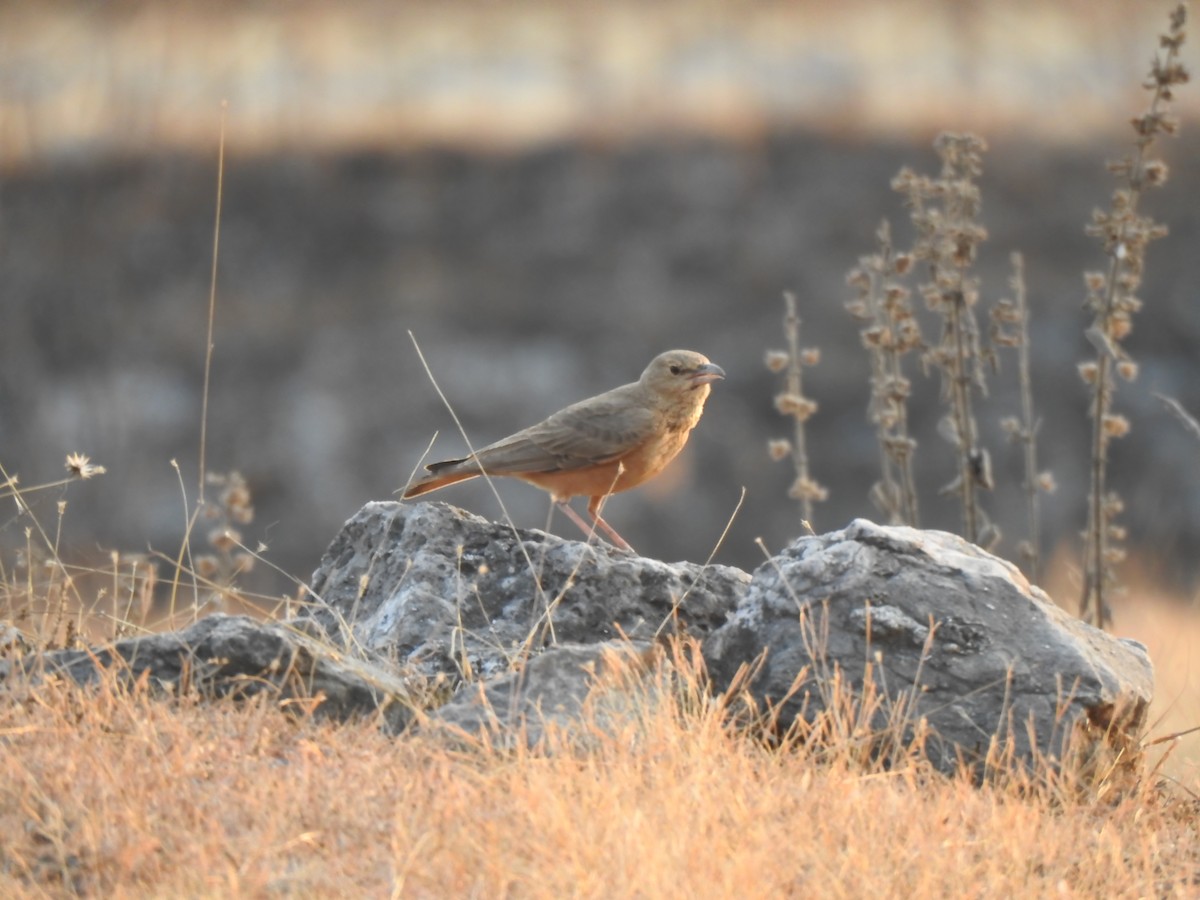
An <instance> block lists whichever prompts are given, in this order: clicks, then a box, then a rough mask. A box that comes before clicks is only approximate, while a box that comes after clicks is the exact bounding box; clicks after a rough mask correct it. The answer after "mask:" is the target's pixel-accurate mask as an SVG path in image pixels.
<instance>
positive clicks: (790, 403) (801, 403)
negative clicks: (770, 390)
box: [775, 394, 817, 422]
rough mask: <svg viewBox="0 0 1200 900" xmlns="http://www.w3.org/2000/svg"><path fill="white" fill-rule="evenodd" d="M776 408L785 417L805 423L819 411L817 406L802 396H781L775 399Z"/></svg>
mask: <svg viewBox="0 0 1200 900" xmlns="http://www.w3.org/2000/svg"><path fill="white" fill-rule="evenodd" d="M775 408H776V409H777V410H779V412H780V413H782V414H783V415H785V416H791V417H793V418H794V419H796V421H798V422H804V421H807V420H808V418H809V417H810V416H812V415H813V413H815V412H816V411H817V404H816V402H814V401H812V400H809V399H808V398H807V397H804V396H802V395H800V394H779V395H777V396H776V397H775Z"/></svg>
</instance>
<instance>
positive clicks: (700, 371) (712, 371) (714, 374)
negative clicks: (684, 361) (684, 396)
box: [688, 363, 725, 387]
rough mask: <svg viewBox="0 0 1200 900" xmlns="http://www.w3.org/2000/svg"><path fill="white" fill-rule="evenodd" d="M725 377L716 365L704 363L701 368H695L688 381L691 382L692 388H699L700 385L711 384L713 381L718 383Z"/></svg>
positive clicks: (723, 372)
mask: <svg viewBox="0 0 1200 900" xmlns="http://www.w3.org/2000/svg"><path fill="white" fill-rule="evenodd" d="M724 377H725V370H724V369H722V368H721V367H720V366H718V365H717V364H716V363H705V364H704V365H702V366H697V367H696V368H695V370H693V372H692V374H691V375H689V376H688V379H689V380H690V381H691V382H692V387H700V385H702V384H711V383H712V382H714V381H720V380H721V379H722V378H724Z"/></svg>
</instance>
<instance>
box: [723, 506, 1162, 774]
mask: <svg viewBox="0 0 1200 900" xmlns="http://www.w3.org/2000/svg"><path fill="white" fill-rule="evenodd" d="M704 657H705V661H706V662H707V664H708V669H709V674H710V675H711V677H712V679H713V682H714V684H715V686H716V687H717V688H718V689H722V688H724V687H727V686H729V685H730V684H731V683H732V682H733V681H734V680H735V677H736V676H737V673H738V671H739V669H740V668H741V667H743V666H747V665H750V664H751V663H753V662H754V661H756V660H758V659H759V658H760V657H763V659H762V660H761V667H760V668H759V669H758V670H757V674H756V675H755V676H754V677H753V678H752V679H751V680H750V682H749V684H748V685H747V687H748V689H749V693H750V695H751V696H752V697H753V698H754V699H755V700H756V701H757V703H758V704H759V706H760V707H765V708H771V709H772V710H773V715H774V719H775V725H776V727H777V728H780V729H787V728H789V727H791V726H792V725H793V723H794V721H795V720H796V718H797V717H803V718H804V719H806V720H807V721H809V722H812V721H814V720H815V719H816V717H818V716H819V715H820V714H821V713H822V712H823V711H824V710H825V709H826V708H827V707H828V705H829V703H830V702H831V700H832V699H833V698H832V697H831V689H832V687H831V686H832V685H834V684H840V685H841V686H842V687H843V688H844V689H845V690H847V691H849V692H850V694H851V695H853V696H854V697H856V698H859V699H860V700H861V698H863V697H864V696H866V697H871V698H875V701H876V702H875V708H874V709H873V710H872V711H868V714H870V715H872V717H873V719H874V721H875V724H876V725H877V727H879V728H880V729H881V730H886V729H887V725H888V721H889V717H891V716H893V715H894V713H895V712H896V711H897V710H900V711H901V712H902V714H903V718H904V720H906V721H907V722H909V723H910V725H911V726H913V727H912V728H910V731H915V726H916V724H917V723H918V722H920V721H921V720H923V721H924V723H925V724H927V725H928V726H929V727H930V728H931V729H932V732H931V733H930V734H929V736H928V738H927V739H925V751H926V753H927V755H928V756H929V758H930V760H931V761H932V762H933V763H934V765H936V766H937V767H938V768H940V769H942V770H946V771H949V770H952V769H954V768H955V767H956V766H957V765H959V764H960V762H965V763H968V764H972V765H974V764H977V763H984V762H985V761H986V760H987V759H988V758H989V752H990V753H991V754H992V756H991V758H992V759H996V760H998V761H999V758H998V757H997V756H996V754H997V753H998V752H999V753H1001V755H1003V753H1004V752H1008V753H1013V754H1015V755H1016V757H1017V758H1019V759H1025V760H1030V759H1033V758H1035V757H1043V758H1053V759H1061V758H1062V756H1063V754H1064V753H1065V752H1067V751H1068V749H1071V750H1074V751H1081V750H1082V751H1084V752H1090V751H1089V746H1088V745H1089V744H1095V745H1096V746H1094V747H1091V748H1090V749H1100V746H1099V745H1101V744H1103V745H1110V746H1112V748H1113V749H1114V750H1115V751H1117V752H1120V751H1121V750H1122V749H1127V744H1128V743H1129V742H1132V741H1135V740H1136V738H1137V736H1138V735H1139V734H1140V732H1141V731H1142V730H1143V728H1144V727H1145V724H1146V713H1147V710H1148V707H1149V704H1150V700H1151V698H1152V696H1153V687H1154V680H1153V669H1152V667H1151V665H1150V660H1149V657H1148V656H1147V653H1146V648H1145V647H1143V646H1142V645H1141V644H1138V643H1137V642H1135V641H1128V640H1118V639H1116V638H1113V637H1112V636H1110V635H1108V634H1105V633H1104V632H1101V631H1098V630H1097V629H1095V628H1093V627H1091V626H1090V625H1087V624H1086V623H1084V622H1081V621H1080V620H1078V619H1076V618H1074V617H1073V616H1071V615H1069V614H1067V613H1066V612H1064V611H1063V610H1062V609H1060V608H1059V607H1057V606H1055V605H1054V604H1053V603H1052V602H1051V601H1050V599H1049V598H1048V597H1047V596H1046V595H1045V594H1044V593H1043V592H1042V591H1041V590H1039V589H1038V588H1036V587H1032V586H1031V585H1030V584H1029V583H1028V582H1027V581H1026V580H1025V578H1024V576H1022V575H1021V573H1020V571H1018V570H1017V568H1016V567H1015V566H1013V565H1011V564H1010V563H1007V562H1004V561H1003V560H1000V559H997V558H996V557H994V556H992V555H990V554H989V553H987V552H985V551H983V550H981V549H979V548H978V547H976V546H974V545H973V544H970V543H968V542H966V541H964V540H963V539H962V538H959V537H957V536H955V535H952V534H947V533H945V532H937V531H919V530H916V529H913V528H898V527H881V526H878V525H875V524H872V523H871V522H868V521H865V520H863V519H857V520H855V521H854V522H852V523H851V524H850V525H849V526H848V527H846V528H845V529H843V530H841V531H835V532H832V533H830V534H824V535H817V536H813V537H806V538H800V539H799V540H797V541H795V542H794V543H793V544H792V545H791V546H790V547H788V548H787V549H786V550H785V551H784V552H783V553H781V554H779V555H778V556H776V557H775V558H774V559H772V560H770V561H769V562H767V563H765V564H764V565H762V566H761V567H760V568H759V569H758V570H757V571H756V572H755V573H754V578H753V581H752V582H751V584H750V589H749V590H748V591H747V592H746V596H745V597H744V598H743V600H742V602H741V604H740V605H739V607H738V610H737V612H736V613H735V614H734V615H733V617H732V618H731V619H730V621H729V622H728V623H727V624H726V625H725V626H723V627H722V628H720V629H718V630H717V631H716V632H715V633H714V634H712V635H711V636H710V637H709V639H708V640H707V641H706V642H705V644H704ZM835 676H836V677H835ZM843 699H844V698H843ZM893 721H894V720H893ZM1072 741H1074V743H1073V744H1072ZM1006 742H1009V746H1008V747H1007V750H1006V751H1005V748H1004V745H1005V743H1006ZM1068 745H1070V747H1069V746H1068Z"/></svg>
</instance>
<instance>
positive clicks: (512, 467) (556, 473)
mask: <svg viewBox="0 0 1200 900" xmlns="http://www.w3.org/2000/svg"><path fill="white" fill-rule="evenodd" d="M724 377H725V371H724V369H722V368H721V367H720V366H718V365H716V364H715V363H713V362H710V361H709V359H708V357H706V356H704V354H702V353H697V352H695V351H693V350H668V351H667V352H666V353H660V354H659V355H658V356H656V357H654V359H652V360H651V361H650V364H649V365H648V366H646V369H645V371H644V372H642V375H641V377H640V378H639V379H638V380H637V381H635V382H632V383H631V384H626V385H622V386H621V387H618V388H613V389H612V390H611V391H606V392H605V393H603V394H598V395H597V396H595V397H589V398H588V399H587V400H580V401H579V402H578V403H573V404H571V405H570V406H567V407H564V408H563V409H560V410H559V411H558V412H556V413H554V414H553V415H551V416H550V417H549V418H547V419H545V420H543V421H541V422H539V423H538V424H536V425H531V426H530V427H529V428H526V429H524V430H522V431H518V432H517V433H516V434H512V435H510V436H508V437H506V438H502V439H501V440H498V441H496V442H495V443H493V444H488V445H487V446H486V447H482V448H480V449H479V450H476V451H475V452H473V453H471V454H470V455H469V456H464V457H460V458H458V459H447V460H443V461H441V462H435V463H431V464H430V465H427V466H426V467H425V468H426V470H427V471H428V472H429V474H428V475H426V476H424V477H422V478H420V479H419V480H417V481H414V482H412V483H410V484H409V485H408V486H407V487H406V488H405V490H404V494H403V499H405V500H410V499H412V498H414V497H419V496H421V495H422V494H427V493H429V492H430V491H436V490H438V489H439V488H443V487H446V486H447V485H451V484H455V483H457V482H460V481H466V480H467V479H470V478H476V477H478V476H480V475H483V474H487V475H489V476H506V477H509V478H519V479H520V480H521V481H525V482H528V483H529V484H533V485H536V486H537V487H539V488H541V489H542V490H544V491H548V492H549V494H550V498H551V500H552V501H553V502H554V504H555V505H556V506H558V508H559V509H561V510H562V511H563V512H564V513H565V514H566V516H567V518H569V519H570V520H571V521H573V522H574V523H575V524H576V525H578V526H579V528H580V529H581V530H582V531H583V533H584V534H586V535H587V536H588V537H589V538H590V537H591V536H592V534H593V533H594V532H595V529H597V528H599V529H600V530H601V531H602V532H604V534H605V536H607V538H608V539H609V541H610V542H611V543H612V544H613V545H614V546H616V547H618V548H620V549H622V550H630V551H632V550H633V548H632V547H630V546H629V544H628V543H627V542H626V541H625V539H624V538H622V537H621V535H619V534H618V533H617V531H616V529H614V528H613V527H612V526H611V525H609V524H608V523H607V522H605V521H604V519H603V518H602V517H601V515H600V510H601V508H602V507H603V505H604V502H605V501H606V500H607V499H608V497H609V495H611V494H615V493H618V492H620V491H627V490H629V489H630V488H635V487H637V486H638V485H640V484H642V483H644V482H645V481H647V480H649V479H651V478H653V477H654V476H656V475H658V474H659V473H660V472H662V471H663V469H665V468H666V467H667V465H668V464H669V463H670V462H671V460H673V459H674V458H675V457H676V456H678V455H679V451H680V450H682V449H683V447H684V445H685V444H686V443H687V441H688V437H689V436H690V435H691V432H692V429H693V428H695V427H696V424H697V423H698V422H699V421H700V416H701V414H702V413H703V412H704V403H705V401H706V400H707V399H708V395H709V393H710V392H711V390H712V387H711V385H712V383H713V382H714V381H719V380H721V379H723V378H724ZM581 496H583V497H588V498H589V500H588V506H587V511H588V515H589V516H591V519H592V523H593V524H592V525H589V524H588V523H587V522H585V521H584V520H583V518H582V517H581V516H580V515H579V514H578V513H576V512H575V510H574V509H572V508H571V505H570V503H569V501H570V500H571V498H573V497H581Z"/></svg>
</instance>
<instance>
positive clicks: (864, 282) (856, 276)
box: [846, 266, 871, 291]
mask: <svg viewBox="0 0 1200 900" xmlns="http://www.w3.org/2000/svg"><path fill="white" fill-rule="evenodd" d="M846 284H848V285H850V287H853V288H858V289H859V290H862V291H865V290H867V288H869V287H870V286H871V276H870V275H868V274H867V273H866V272H865V271H863V270H862V269H860V268H859V267H857V266H855V267H854V268H853V269H851V270H850V271H849V272H847V273H846Z"/></svg>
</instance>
